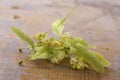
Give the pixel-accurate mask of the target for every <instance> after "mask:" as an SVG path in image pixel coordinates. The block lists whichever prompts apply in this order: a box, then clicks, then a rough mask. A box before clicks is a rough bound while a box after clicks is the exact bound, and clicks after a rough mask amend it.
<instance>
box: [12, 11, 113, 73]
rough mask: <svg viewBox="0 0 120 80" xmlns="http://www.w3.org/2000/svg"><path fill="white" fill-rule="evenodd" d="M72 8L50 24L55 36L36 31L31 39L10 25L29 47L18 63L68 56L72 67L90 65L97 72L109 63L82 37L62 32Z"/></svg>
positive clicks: (54, 61) (57, 61)
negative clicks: (27, 52) (25, 55)
mask: <svg viewBox="0 0 120 80" xmlns="http://www.w3.org/2000/svg"><path fill="white" fill-rule="evenodd" d="M73 10H74V9H72V11H71V12H70V13H69V14H68V15H67V16H66V17H64V18H63V19H57V20H56V21H55V22H53V24H52V32H53V33H54V34H56V35H57V38H54V37H49V36H48V32H45V33H38V34H36V35H35V36H34V39H31V38H30V37H29V36H27V35H26V34H25V33H24V32H22V31H21V30H20V29H19V28H17V27H12V30H13V32H15V33H16V34H17V35H18V36H19V37H20V38H21V39H22V40H23V41H26V42H27V43H28V44H29V45H30V48H31V53H30V55H29V56H28V58H26V59H25V60H23V61H20V63H19V64H21V63H23V62H24V61H26V60H36V59H48V60H50V61H51V62H52V63H56V64H59V63H60V62H61V61H62V60H63V59H65V58H69V59H70V64H71V67H72V68H73V69H84V68H89V67H92V68H93V69H94V70H95V71H97V72H100V73H102V72H104V67H109V66H110V65H111V64H110V62H109V61H108V60H106V59H105V58H104V57H103V56H102V55H101V54H100V53H98V52H95V51H92V50H91V49H90V48H94V47H93V46H92V47H91V45H90V44H89V43H88V42H87V41H85V40H84V39H83V38H79V37H78V38H74V37H72V36H71V35H70V33H69V32H66V33H62V31H63V29H64V25H65V22H66V20H67V18H68V17H69V16H70V14H71V13H72V12H73Z"/></svg>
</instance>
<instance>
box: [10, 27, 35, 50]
mask: <svg viewBox="0 0 120 80" xmlns="http://www.w3.org/2000/svg"><path fill="white" fill-rule="evenodd" d="M12 31H13V32H14V33H16V34H17V35H18V36H19V37H20V38H21V39H22V40H23V41H25V42H27V43H28V44H29V45H30V46H31V47H32V48H33V49H34V42H33V40H32V39H31V38H30V37H29V36H28V35H27V34H25V33H24V32H23V31H21V30H20V29H19V28H17V27H12Z"/></svg>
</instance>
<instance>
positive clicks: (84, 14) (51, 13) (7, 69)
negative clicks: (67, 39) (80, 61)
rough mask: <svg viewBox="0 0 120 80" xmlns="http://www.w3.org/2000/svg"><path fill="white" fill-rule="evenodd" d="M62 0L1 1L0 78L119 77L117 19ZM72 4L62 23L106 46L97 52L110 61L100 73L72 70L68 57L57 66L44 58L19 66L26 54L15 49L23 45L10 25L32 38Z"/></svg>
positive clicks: (98, 79)
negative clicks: (71, 11)
mask: <svg viewBox="0 0 120 80" xmlns="http://www.w3.org/2000/svg"><path fill="white" fill-rule="evenodd" d="M62 1H63V0H61V1H60V0H58V1H55V0H52V1H49V0H44V1H41V2H40V1H39V0H36V1H34V0H33V1H32V0H31V1H29V0H26V1H24V0H20V1H14V0H11V1H7V0H6V1H5V0H1V3H0V80H120V26H119V20H118V19H116V18H115V17H114V15H113V14H112V13H110V12H109V11H108V10H105V9H103V8H96V7H94V6H93V7H92V6H87V5H86V4H82V3H81V4H76V1H74V0H72V1H69V0H66V1H65V2H62ZM79 3H80V2H79ZM75 4H76V5H77V8H76V10H75V11H74V13H73V14H72V16H71V17H70V18H69V20H68V22H67V23H66V28H65V31H70V32H71V34H72V35H73V36H75V37H83V38H85V39H86V40H87V41H88V42H90V43H91V44H96V45H98V46H99V47H101V48H109V49H110V50H109V51H105V50H103V49H98V50H97V51H99V52H100V53H101V54H102V55H103V56H104V57H105V58H107V59H108V60H109V61H110V62H111V63H112V65H111V67H109V68H107V69H106V70H105V72H104V73H103V74H99V73H96V72H95V71H92V70H88V69H86V70H72V69H71V68H70V67H69V66H70V65H69V64H68V63H69V62H68V60H65V61H63V62H62V63H61V64H59V65H55V64H52V63H50V62H49V61H46V60H37V61H28V62H25V63H24V64H23V66H22V67H20V66H19V65H18V62H19V61H20V60H22V59H24V58H25V57H26V56H28V54H29V51H27V50H24V51H23V52H22V53H20V52H19V51H18V49H19V48H24V47H26V46H27V44H26V43H24V42H22V41H21V40H20V39H19V38H18V37H17V36H16V35H15V34H14V33H13V32H12V31H11V27H12V26H17V27H19V28H21V29H22V30H24V31H25V32H26V33H28V35H29V36H30V37H33V36H34V35H35V34H36V33H38V32H44V31H47V30H48V29H49V28H51V24H52V22H53V21H54V20H56V19H57V18H62V17H63V16H65V15H66V14H67V13H68V11H69V10H70V9H71V8H72V7H73V6H74V5H75ZM117 16H118V15H117ZM51 36H53V35H52V34H51Z"/></svg>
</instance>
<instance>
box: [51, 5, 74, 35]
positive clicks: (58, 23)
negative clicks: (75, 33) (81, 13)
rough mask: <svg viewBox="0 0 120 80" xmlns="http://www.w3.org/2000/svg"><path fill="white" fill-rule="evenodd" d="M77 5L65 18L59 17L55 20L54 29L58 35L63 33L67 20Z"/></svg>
mask: <svg viewBox="0 0 120 80" xmlns="http://www.w3.org/2000/svg"><path fill="white" fill-rule="evenodd" d="M75 8H76V7H74V8H73V9H72V10H71V11H70V12H69V13H68V15H67V16H65V17H64V18H63V19H57V20H56V21H54V22H53V24H52V31H53V33H55V34H56V35H58V36H60V35H61V34H62V31H63V29H64V27H65V22H66V21H67V19H68V17H69V16H70V15H71V14H72V12H73V11H74V9H75Z"/></svg>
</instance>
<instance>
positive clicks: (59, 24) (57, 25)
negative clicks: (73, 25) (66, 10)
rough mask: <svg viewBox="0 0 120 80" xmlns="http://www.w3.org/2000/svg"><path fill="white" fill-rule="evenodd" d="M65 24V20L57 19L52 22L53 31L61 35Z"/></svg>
mask: <svg viewBox="0 0 120 80" xmlns="http://www.w3.org/2000/svg"><path fill="white" fill-rule="evenodd" d="M64 24H65V21H63V20H60V19H57V20H56V21H55V22H53V24H52V31H53V32H54V33H55V34H56V35H61V34H62V31H63V29H64Z"/></svg>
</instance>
